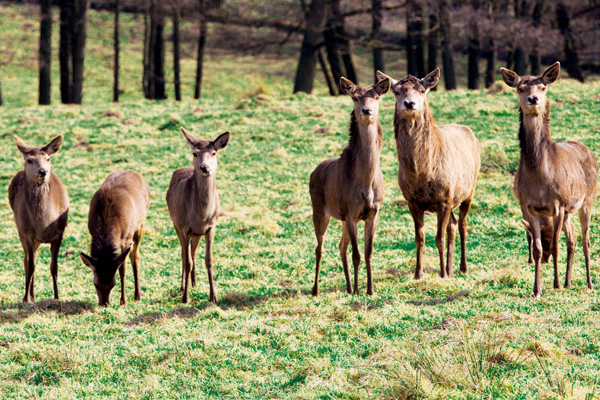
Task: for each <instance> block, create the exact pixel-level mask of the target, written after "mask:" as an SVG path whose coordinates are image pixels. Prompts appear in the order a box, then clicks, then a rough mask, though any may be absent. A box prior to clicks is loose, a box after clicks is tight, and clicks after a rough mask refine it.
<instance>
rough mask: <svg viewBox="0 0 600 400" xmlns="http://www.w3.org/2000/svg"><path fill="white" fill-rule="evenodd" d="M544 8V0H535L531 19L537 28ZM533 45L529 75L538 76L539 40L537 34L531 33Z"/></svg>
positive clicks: (540, 22) (539, 64) (539, 59)
mask: <svg viewBox="0 0 600 400" xmlns="http://www.w3.org/2000/svg"><path fill="white" fill-rule="evenodd" d="M543 8H544V0H535V7H534V8H533V12H532V13H531V19H532V20H533V26H534V27H535V28H536V29H538V28H539V27H540V26H541V25H542V10H543ZM533 39H534V45H533V49H532V50H531V54H529V64H530V65H531V75H535V76H538V75H539V74H540V73H541V71H540V67H541V63H542V62H541V56H540V52H539V46H540V43H539V40H538V35H533Z"/></svg>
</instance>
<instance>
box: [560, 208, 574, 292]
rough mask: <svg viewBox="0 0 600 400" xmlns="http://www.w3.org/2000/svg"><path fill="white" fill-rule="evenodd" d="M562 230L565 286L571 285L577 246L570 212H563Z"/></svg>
mask: <svg viewBox="0 0 600 400" xmlns="http://www.w3.org/2000/svg"><path fill="white" fill-rule="evenodd" d="M563 231H564V232H565V235H566V236H567V274H566V277H565V288H570V287H571V273H572V271H573V258H574V256H575V248H576V247H577V233H576V232H575V227H574V226H573V223H572V222H571V214H569V213H565V222H564V224H563Z"/></svg>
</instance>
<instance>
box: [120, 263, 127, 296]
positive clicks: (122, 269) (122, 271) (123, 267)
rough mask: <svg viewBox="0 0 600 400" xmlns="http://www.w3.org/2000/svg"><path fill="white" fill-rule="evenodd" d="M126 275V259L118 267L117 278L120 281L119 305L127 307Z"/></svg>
mask: <svg viewBox="0 0 600 400" xmlns="http://www.w3.org/2000/svg"><path fill="white" fill-rule="evenodd" d="M126 274H127V258H126V259H124V260H123V264H121V266H120V267H119V278H120V279H121V305H122V306H125V305H127V297H125V275H126Z"/></svg>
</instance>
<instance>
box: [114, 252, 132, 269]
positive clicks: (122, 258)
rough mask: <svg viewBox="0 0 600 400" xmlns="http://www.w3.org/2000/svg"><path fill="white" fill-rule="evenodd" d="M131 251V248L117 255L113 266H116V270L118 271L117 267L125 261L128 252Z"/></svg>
mask: <svg viewBox="0 0 600 400" xmlns="http://www.w3.org/2000/svg"><path fill="white" fill-rule="evenodd" d="M130 251H131V247H129V248H127V249H125V250H123V251H122V252H121V254H119V255H118V256H117V258H116V259H115V264H116V265H117V269H119V267H120V266H121V264H123V262H124V261H125V259H126V258H127V256H128V255H129V252H130Z"/></svg>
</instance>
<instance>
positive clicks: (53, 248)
mask: <svg viewBox="0 0 600 400" xmlns="http://www.w3.org/2000/svg"><path fill="white" fill-rule="evenodd" d="M62 239H63V238H62V235H61V236H60V237H59V238H58V239H56V240H55V241H53V242H52V243H50V255H51V259H50V275H52V286H53V288H54V299H55V300H58V282H57V281H58V252H59V250H60V244H61V243H62Z"/></svg>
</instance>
